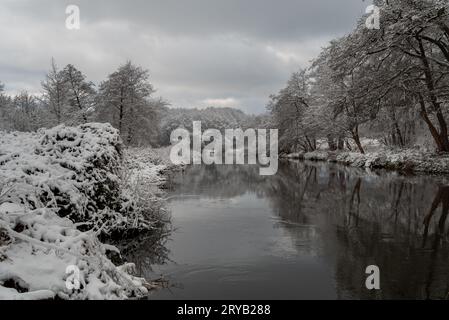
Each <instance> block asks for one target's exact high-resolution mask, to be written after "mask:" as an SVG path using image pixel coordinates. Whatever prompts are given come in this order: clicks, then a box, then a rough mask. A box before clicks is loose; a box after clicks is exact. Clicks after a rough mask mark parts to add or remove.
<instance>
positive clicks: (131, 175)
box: [0, 123, 167, 299]
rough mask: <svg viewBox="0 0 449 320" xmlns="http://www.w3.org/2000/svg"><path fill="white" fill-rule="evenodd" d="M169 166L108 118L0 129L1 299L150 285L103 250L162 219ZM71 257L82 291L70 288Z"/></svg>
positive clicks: (95, 295)
mask: <svg viewBox="0 0 449 320" xmlns="http://www.w3.org/2000/svg"><path fill="white" fill-rule="evenodd" d="M125 164H126V165H125ZM124 168H126V169H124ZM166 169H167V165H166V164H164V163H163V161H162V160H158V155H157V154H156V153H155V152H152V151H151V150H147V151H139V152H137V151H136V150H132V149H131V150H122V144H121V139H120V136H119V133H118V130H117V129H114V128H113V127H112V126H110V125H108V124H98V123H88V124H84V125H80V126H78V127H67V126H64V125H60V126H57V127H54V128H52V129H48V130H42V129H41V130H39V131H38V132H37V133H18V132H12V133H5V132H4V133H1V138H0V299H51V298H62V299H124V298H132V297H137V298H138V297H142V296H145V295H146V294H148V290H151V289H152V288H153V287H154V286H153V285H152V284H150V283H148V282H147V281H146V280H145V279H142V278H137V277H134V276H132V275H131V273H132V271H133V264H132V263H125V264H123V265H121V266H116V265H115V264H114V263H112V262H111V260H110V259H109V258H108V254H109V253H115V254H117V251H118V249H117V248H116V247H115V246H113V245H111V244H112V243H115V242H114V241H117V240H118V239H122V240H123V239H127V238H132V237H135V236H136V235H138V234H141V233H145V232H152V231H153V230H155V229H157V228H160V227H161V224H163V220H164V219H165V217H166V212H165V209H164V202H163V200H162V198H161V194H162V192H161V190H160V189H159V186H160V185H161V183H163V181H164V179H163V176H162V175H161V173H162V172H163V171H164V170H166ZM142 185H145V188H141V186H142ZM149 186H151V187H149ZM142 190H144V191H142ZM70 265H74V266H77V267H78V268H79V270H80V283H81V289H80V290H68V289H67V287H66V279H67V276H68V274H66V268H67V267H68V266H70Z"/></svg>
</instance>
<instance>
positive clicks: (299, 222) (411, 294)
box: [139, 161, 449, 299]
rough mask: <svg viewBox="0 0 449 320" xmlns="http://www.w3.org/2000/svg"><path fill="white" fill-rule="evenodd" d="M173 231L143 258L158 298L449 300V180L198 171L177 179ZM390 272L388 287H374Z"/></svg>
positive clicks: (323, 166)
mask: <svg viewBox="0 0 449 320" xmlns="http://www.w3.org/2000/svg"><path fill="white" fill-rule="evenodd" d="M169 196H170V198H171V200H170V203H169V206H170V209H171V214H172V224H173V228H174V231H173V232H172V234H171V236H170V239H169V240H168V241H167V242H166V243H165V244H164V250H166V251H165V256H164V258H163V259H162V258H160V259H154V258H148V259H144V258H143V259H142V260H143V261H146V265H145V263H143V265H142V264H140V266H139V269H140V270H141V273H142V274H143V275H144V276H148V277H153V278H154V273H156V274H161V275H163V276H164V278H165V279H166V280H168V282H169V286H168V288H166V289H162V290H159V291H156V292H155V293H153V294H152V295H151V297H150V299H427V298H433V299H444V298H447V296H448V293H449V246H448V241H447V240H448V232H447V226H446V218H447V215H448V210H449V183H448V179H446V178H444V177H436V176H425V175H420V176H414V175H401V174H399V173H397V172H387V171H366V170H364V169H358V168H349V167H344V166H341V165H337V164H329V163H324V162H322V163H312V162H300V161H297V162H296V161H285V162H281V163H280V166H279V171H278V173H277V174H276V175H275V176H268V177H263V176H260V175H259V170H258V167H257V166H242V165H234V166H233V165H221V166H205V165H201V166H190V167H187V168H186V169H185V171H184V172H180V173H179V174H176V175H175V176H174V177H173V179H172V180H171V184H170V192H169ZM369 265H377V266H378V267H379V269H380V286H381V288H380V290H368V289H367V288H366V286H365V280H366V278H367V276H368V275H367V274H366V273H365V271H366V267H367V266H369Z"/></svg>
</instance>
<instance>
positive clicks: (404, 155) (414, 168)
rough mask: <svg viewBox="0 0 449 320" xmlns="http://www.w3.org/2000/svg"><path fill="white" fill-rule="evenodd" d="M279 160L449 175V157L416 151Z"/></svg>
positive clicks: (321, 153) (294, 155)
mask: <svg viewBox="0 0 449 320" xmlns="http://www.w3.org/2000/svg"><path fill="white" fill-rule="evenodd" d="M279 159H287V160H308V161H316V162H320V161H322V162H331V163H338V164H342V165H345V166H349V167H356V168H366V169H386V170H392V171H398V172H406V173H415V174H417V173H420V174H437V175H449V154H441V155H440V154H435V153H424V152H419V151H416V150H411V149H408V150H388V151H379V152H368V153H366V154H361V153H356V152H347V151H343V152H341V151H340V152H339V151H324V150H319V151H313V152H305V153H291V154H285V153H284V154H281V155H279Z"/></svg>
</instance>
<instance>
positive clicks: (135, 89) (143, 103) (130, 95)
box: [97, 61, 154, 144]
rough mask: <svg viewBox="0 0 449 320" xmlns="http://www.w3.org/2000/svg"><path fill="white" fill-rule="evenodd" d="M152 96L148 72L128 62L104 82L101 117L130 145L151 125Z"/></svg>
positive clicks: (99, 101)
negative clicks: (136, 136) (139, 130)
mask: <svg viewBox="0 0 449 320" xmlns="http://www.w3.org/2000/svg"><path fill="white" fill-rule="evenodd" d="M152 93H154V89H153V86H152V85H151V83H150V82H149V72H148V70H145V69H143V68H141V67H139V66H135V65H133V64H132V63H131V62H130V61H128V62H126V63H125V64H124V65H121V66H120V67H119V68H118V70H117V71H115V72H114V73H112V74H110V75H109V76H108V79H107V80H106V81H104V82H103V83H101V85H100V90H99V96H98V101H97V102H98V117H99V119H101V120H102V121H109V122H110V123H112V124H113V125H114V126H115V127H116V128H118V129H119V131H120V134H121V136H122V138H123V139H124V141H125V142H126V143H128V144H130V143H132V142H133V141H134V139H135V135H136V130H137V129H139V128H140V129H142V126H146V125H148V122H151V121H150V120H151V117H152V112H151V110H152V109H151V103H150V97H151V95H152ZM142 120H143V121H142Z"/></svg>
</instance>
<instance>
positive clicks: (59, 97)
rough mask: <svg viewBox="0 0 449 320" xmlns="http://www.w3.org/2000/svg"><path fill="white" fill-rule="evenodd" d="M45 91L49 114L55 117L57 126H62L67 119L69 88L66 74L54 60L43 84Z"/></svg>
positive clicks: (44, 99)
mask: <svg viewBox="0 0 449 320" xmlns="http://www.w3.org/2000/svg"><path fill="white" fill-rule="evenodd" d="M42 89H43V91H44V94H43V101H44V103H45V104H46V106H47V108H48V110H49V112H50V114H51V115H53V117H54V121H55V122H56V124H60V123H62V122H63V121H65V120H66V119H67V118H66V116H67V109H68V99H69V87H68V85H67V82H66V79H65V77H64V74H63V73H62V72H61V71H60V70H58V67H57V65H56V62H55V60H54V59H52V61H51V69H50V71H49V72H48V73H47V75H46V77H45V80H44V81H43V82H42Z"/></svg>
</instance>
